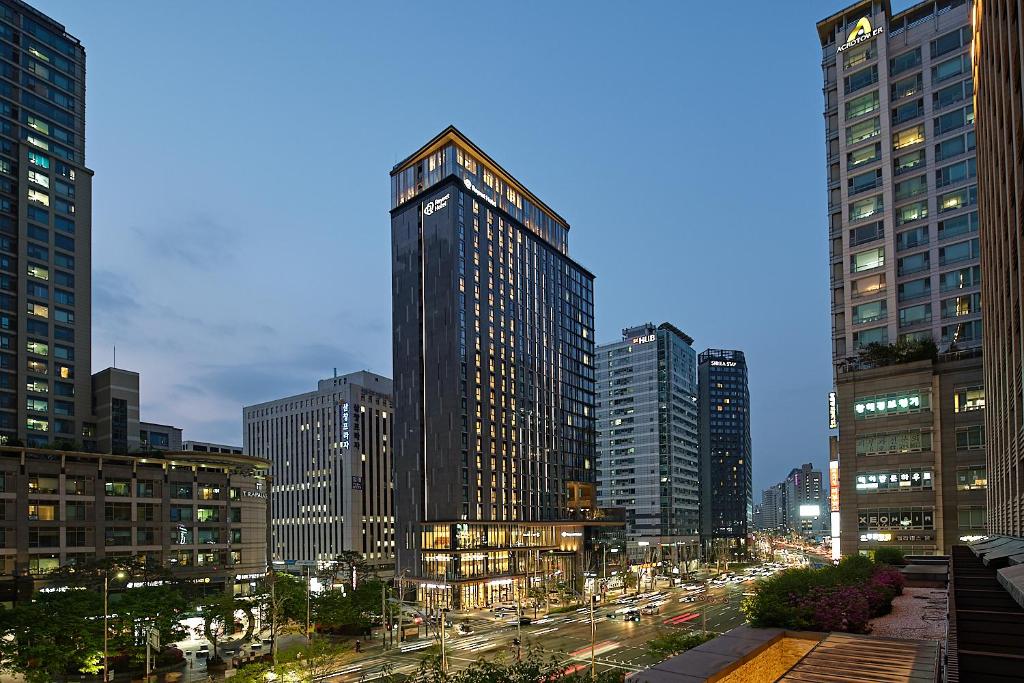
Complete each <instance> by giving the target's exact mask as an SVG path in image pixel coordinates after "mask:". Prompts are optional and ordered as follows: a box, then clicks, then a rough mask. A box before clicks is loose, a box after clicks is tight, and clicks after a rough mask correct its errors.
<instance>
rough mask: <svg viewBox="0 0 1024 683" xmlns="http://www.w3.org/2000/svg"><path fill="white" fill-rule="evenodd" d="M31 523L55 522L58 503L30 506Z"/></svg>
mask: <svg viewBox="0 0 1024 683" xmlns="http://www.w3.org/2000/svg"><path fill="white" fill-rule="evenodd" d="M28 518H29V521H33V522H36V521H39V522H53V521H55V520H57V503H43V502H40V501H35V502H30V503H29V504H28Z"/></svg>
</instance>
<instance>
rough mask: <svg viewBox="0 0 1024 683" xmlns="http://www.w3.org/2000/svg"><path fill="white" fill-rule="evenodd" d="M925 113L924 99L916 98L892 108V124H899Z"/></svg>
mask: <svg viewBox="0 0 1024 683" xmlns="http://www.w3.org/2000/svg"><path fill="white" fill-rule="evenodd" d="M923 113H924V100H922V99H920V98H919V99H916V100H912V101H910V102H905V103H903V104H901V105H899V106H898V107H895V108H894V109H893V110H892V124H893V125H894V126H898V125H899V124H901V123H906V122H907V121H910V120H911V119H914V118H917V117H918V116H920V115H921V114H923Z"/></svg>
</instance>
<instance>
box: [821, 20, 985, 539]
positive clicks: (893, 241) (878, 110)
mask: <svg viewBox="0 0 1024 683" xmlns="http://www.w3.org/2000/svg"><path fill="white" fill-rule="evenodd" d="M971 12H972V3H970V2H967V1H966V0H936V1H933V2H922V3H918V4H916V5H913V6H912V7H910V8H908V9H906V10H904V11H902V12H899V13H896V14H893V13H892V11H891V9H890V6H889V3H888V2H887V0H865V1H864V2H859V3H856V4H853V5H851V6H849V7H848V8H846V9H844V10H842V11H841V12H839V13H837V14H834V15H832V16H831V17H829V18H827V19H825V20H823V21H821V22H819V23H818V36H819V39H820V41H821V48H822V71H823V77H824V88H823V93H824V99H825V113H824V118H825V122H826V148H827V151H826V165H827V176H828V183H829V185H828V187H829V189H828V192H829V200H828V205H829V240H830V268H831V295H832V296H831V298H832V337H833V361H834V363H835V368H836V376H835V378H836V386H837V394H838V403H839V405H838V411H839V415H840V416H841V417H840V420H839V442H838V449H837V451H838V463H839V465H838V467H839V474H840V483H841V487H840V495H839V499H840V505H841V509H840V511H839V515H838V517H839V519H838V520H837V521H838V522H839V524H838V525H839V528H840V533H839V537H840V538H841V551H842V554H844V555H848V554H852V553H857V552H861V551H863V552H868V551H870V550H872V549H873V548H875V547H879V546H880V545H883V544H888V545H895V546H899V547H902V548H904V549H905V550H907V551H913V552H943V551H944V550H945V549H947V548H948V546H949V544H950V543H952V542H955V541H957V540H958V539H959V538H960V537H961V536H970V535H972V530H974V529H976V527H977V524H978V517H979V516H983V515H984V511H983V509H982V510H980V511H979V510H978V509H977V499H978V498H979V496H980V497H981V498H983V497H984V488H985V486H986V481H987V475H986V472H985V466H984V463H983V462H982V463H978V462H977V456H978V451H977V448H978V447H977V446H976V444H977V443H979V442H980V443H981V444H983V443H984V438H985V435H984V429H983V427H982V426H980V422H981V419H982V415H983V411H982V410H981V409H982V408H983V407H984V403H985V400H984V393H985V392H984V388H983V378H982V370H981V360H980V345H981V329H982V322H981V317H982V313H981V310H982V309H981V293H980V285H981V277H980V276H981V269H980V266H979V254H980V244H979V239H978V211H977V201H978V188H977V179H976V175H977V170H976V162H975V146H976V145H975V134H974V104H973V83H974V81H973V78H972V73H971V61H970V60H971V58H970V51H971V37H972V32H971ZM923 342H934V344H935V346H936V347H937V355H936V352H935V351H934V350H932V349H930V348H929V347H928V345H927V344H926V343H925V344H922V343H923ZM915 343H917V344H915ZM892 344H897V345H898V346H895V347H890V346H889V345H892ZM933 358H935V359H934V360H933ZM922 364H923V365H922ZM943 373H949V375H948V376H942V374H943ZM972 373H973V374H972ZM844 401H845V403H844ZM913 401H917V402H918V403H916V404H913ZM858 406H859V408H860V409H861V410H862V411H863V412H856V413H855V412H853V411H854V410H855V408H857V407H858ZM844 415H845V416H846V418H845V419H844V418H843V417H842V416H844ZM854 415H855V417H851V416H854ZM943 417H945V418H946V419H945V420H943ZM961 431H963V432H964V434H965V436H964V437H963V438H964V439H966V440H965V441H964V442H963V443H961V442H959V441H958V439H959V438H960V434H961ZM979 464H980V469H979V467H977V466H978V465H979ZM883 475H884V476H885V477H886V481H884V482H883V481H882V480H881V477H882V476H883ZM926 475H927V478H926ZM961 475H962V481H961ZM958 482H959V483H958ZM939 487H942V488H939ZM834 519H835V518H834ZM894 520H895V521H894ZM833 533H835V531H833Z"/></svg>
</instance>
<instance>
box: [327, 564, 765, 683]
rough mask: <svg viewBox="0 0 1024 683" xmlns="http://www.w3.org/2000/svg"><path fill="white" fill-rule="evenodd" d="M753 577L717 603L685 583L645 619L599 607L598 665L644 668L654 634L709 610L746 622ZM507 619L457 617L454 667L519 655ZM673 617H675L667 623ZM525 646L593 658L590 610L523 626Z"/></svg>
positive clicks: (344, 678)
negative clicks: (688, 597)
mask: <svg viewBox="0 0 1024 683" xmlns="http://www.w3.org/2000/svg"><path fill="white" fill-rule="evenodd" d="M752 585H753V584H752V583H742V584H729V585H728V586H726V587H724V588H714V589H712V590H711V591H710V595H711V596H712V597H713V598H714V600H712V601H711V602H712V603H714V604H705V603H703V602H680V598H681V597H682V596H683V595H685V594H686V593H685V592H684V591H682V590H681V589H668V590H665V591H663V592H664V593H666V595H667V599H668V602H666V603H665V604H664V605H663V606H662V609H661V612H660V613H658V614H654V615H642V616H641V617H640V621H639V622H624V621H623V620H622V615H621V614H619V615H616V618H614V619H611V618H609V614H611V613H613V612H614V611H615V610H616V609H618V608H620V607H621V605H609V606H607V607H599V608H598V609H597V610H595V620H594V621H595V624H596V632H597V636H596V643H597V647H596V648H595V653H596V657H595V660H596V662H597V668H598V670H599V671H601V670H604V669H609V668H617V669H621V670H623V671H638V670H640V669H643V668H645V667H647V666H650V665H652V664H654V663H656V662H657V661H658V658H655V657H652V656H651V655H650V654H649V653H648V652H647V649H646V644H647V642H648V641H649V640H651V639H652V638H655V637H657V636H658V635H661V634H662V633H665V632H668V631H673V630H675V631H680V630H681V631H699V630H701V627H702V622H703V620H704V611H705V610H706V612H707V617H706V618H707V629H708V630H709V631H714V632H716V633H722V632H724V631H728V630H729V629H731V628H735V627H736V626H739V625H741V624H742V623H743V622H744V618H743V615H742V614H741V613H740V603H741V602H742V600H743V593H744V592H749V591H750V589H751V586H752ZM508 621H509V619H508V618H506V619H505V620H499V619H498V618H495V617H493V616H491V615H490V614H489V613H487V612H482V611H477V612H473V613H471V614H469V615H460V616H456V617H455V618H454V622H455V623H456V624H458V623H460V622H462V623H466V624H467V625H468V626H469V627H470V629H472V633H470V634H468V635H464V636H459V635H453V629H449V630H448V638H447V647H446V650H447V652H448V662H449V668H453V669H463V668H466V667H467V666H469V665H470V664H472V663H473V662H476V661H478V660H479V659H480V658H482V657H487V658H490V657H495V656H500V655H504V656H506V657H511V656H514V654H515V648H514V645H513V643H512V641H513V639H514V638H516V636H517V628H516V627H515V626H512V625H509V624H508V623H507V622H508ZM666 622H670V623H666ZM522 636H523V648H524V650H525V648H526V647H528V646H533V647H537V648H541V649H543V650H544V652H545V654H546V655H547V654H554V655H556V656H558V657H560V658H562V659H563V660H564V661H565V662H566V665H567V666H569V665H570V664H571V663H573V662H578V663H581V664H589V663H590V614H589V613H588V612H586V611H585V610H584V611H581V612H571V613H568V614H553V615H550V616H548V617H543V616H542V617H541V618H539V619H536V620H534V621H533V623H532V624H530V625H529V626H523V627H522ZM435 642H436V641H430V640H426V639H424V640H422V641H412V642H409V643H406V644H405V647H406V649H407V650H408V649H410V648H412V647H417V646H418V645H420V644H422V645H423V646H425V647H429V646H430V645H431V644H433V643H435ZM423 655H424V652H422V651H417V650H410V651H407V652H399V651H398V650H397V649H396V650H390V651H387V652H384V653H381V652H380V651H379V650H378V651H377V652H376V653H372V654H371V653H368V656H367V658H366V659H363V660H360V661H357V662H353V663H351V664H350V665H349V666H347V667H346V668H345V669H343V670H342V671H339V672H338V674H337V675H335V676H332V677H330V679H329V680H331V681H339V682H348V681H352V682H356V681H371V680H374V678H376V677H378V676H379V675H380V672H381V671H382V668H383V667H384V666H385V664H389V665H390V666H391V670H392V672H394V673H411V672H413V671H415V670H416V668H417V667H418V665H419V662H420V660H421V659H422V657H423Z"/></svg>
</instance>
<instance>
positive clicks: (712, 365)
mask: <svg viewBox="0 0 1024 683" xmlns="http://www.w3.org/2000/svg"><path fill="white" fill-rule="evenodd" d="M697 375H698V381H697V384H698V401H697V404H698V413H699V416H700V466H701V478H700V496H701V544H702V545H703V548H704V552H705V559H706V560H707V561H709V562H715V561H734V560H740V559H743V558H746V557H747V556H748V555H749V552H750V544H749V542H748V541H749V533H750V527H751V524H752V522H753V514H754V489H753V479H752V477H753V469H754V464H753V456H752V453H751V442H750V390H749V388H748V384H747V360H746V357H745V356H744V355H743V352H742V351H729V350H723V349H708V350H707V351H704V352H703V353H701V354H700V356H699V357H698V359H697Z"/></svg>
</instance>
